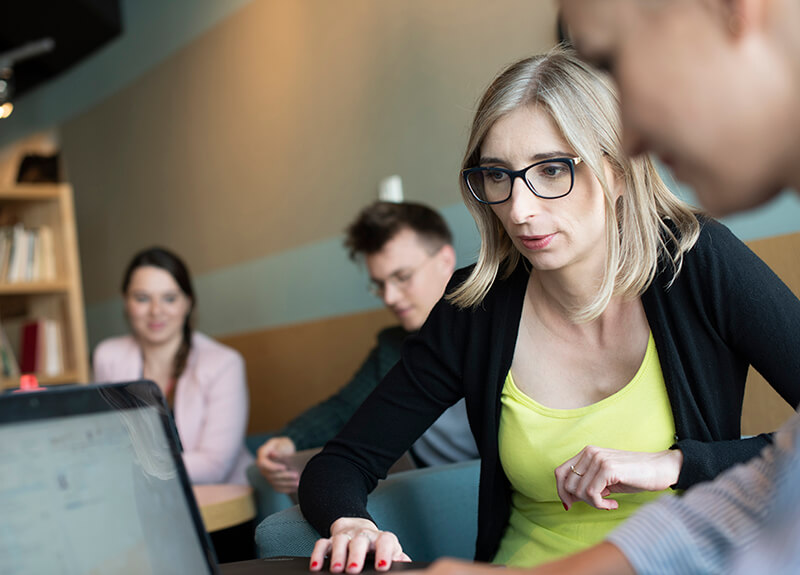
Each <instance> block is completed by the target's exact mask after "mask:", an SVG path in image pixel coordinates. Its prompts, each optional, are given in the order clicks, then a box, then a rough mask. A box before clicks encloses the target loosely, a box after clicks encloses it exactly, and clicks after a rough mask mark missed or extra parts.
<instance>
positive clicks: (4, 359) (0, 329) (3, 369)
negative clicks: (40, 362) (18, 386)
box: [0, 323, 20, 379]
mask: <svg viewBox="0 0 800 575" xmlns="http://www.w3.org/2000/svg"><path fill="white" fill-rule="evenodd" d="M19 374H20V371H19V363H18V362H17V357H16V353H14V349H13V348H12V346H11V342H10V340H9V338H8V334H7V333H6V330H5V329H4V325H3V324H2V323H0V376H2V377H3V378H6V379H9V378H14V379H16V378H18V377H19Z"/></svg>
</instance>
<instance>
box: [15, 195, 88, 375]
mask: <svg viewBox="0 0 800 575" xmlns="http://www.w3.org/2000/svg"><path fill="white" fill-rule="evenodd" d="M20 223H21V224H22V225H23V226H24V227H25V228H29V229H35V228H38V227H41V226H47V227H49V228H50V230H51V231H52V240H53V241H52V244H53V246H52V248H53V253H52V254H51V257H52V258H53V261H54V264H55V265H54V267H55V277H54V278H52V279H47V280H34V281H14V282H8V281H0V324H2V325H3V326H4V328H5V327H6V326H7V325H8V326H9V328H11V327H12V326H14V327H15V328H16V327H17V326H18V323H19V321H21V318H24V317H27V318H46V319H50V320H55V322H56V323H57V324H58V325H59V326H60V328H61V329H60V331H61V339H62V349H63V368H64V369H63V371H61V372H60V373H58V374H51V375H44V374H42V373H37V374H36V375H37V377H38V379H39V382H40V384H43V385H57V384H64V383H87V382H88V381H89V356H88V350H87V343H86V320H85V315H84V309H83V287H82V285H81V273H80V260H79V257H78V239H77V232H76V229H75V210H74V206H73V199H72V187H71V186H70V185H69V184H19V185H15V186H13V187H6V188H2V187H0V226H14V225H15V224H20ZM9 337H11V338H12V339H13V336H12V335H11V334H9ZM17 360H18V361H19V357H17ZM18 386H19V382H18V381H17V380H16V379H8V378H0V389H8V388H11V387H18Z"/></svg>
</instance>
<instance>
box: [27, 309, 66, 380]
mask: <svg viewBox="0 0 800 575" xmlns="http://www.w3.org/2000/svg"><path fill="white" fill-rule="evenodd" d="M63 343H64V342H63V336H62V332H61V324H60V323H59V322H57V321H56V320H54V319H49V318H44V319H42V318H40V319H33V320H30V321H28V322H26V323H24V324H22V327H21V335H20V357H19V369H20V371H21V372H22V373H38V374H43V375H49V376H55V375H59V374H61V373H63V372H64V344H63Z"/></svg>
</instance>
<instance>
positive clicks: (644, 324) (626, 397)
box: [300, 49, 800, 573]
mask: <svg viewBox="0 0 800 575" xmlns="http://www.w3.org/2000/svg"><path fill="white" fill-rule="evenodd" d="M620 140H621V135H620V123H619V113H618V102H617V99H616V95H615V92H614V90H613V88H612V86H611V84H610V83H609V82H608V81H607V79H606V78H605V77H603V76H601V75H598V74H597V73H596V72H594V71H593V70H592V69H590V68H589V67H587V66H586V65H585V64H583V63H582V62H581V61H579V60H578V59H577V58H576V57H575V56H574V54H573V53H571V52H569V51H566V50H563V49H556V50H554V51H552V52H551V53H549V54H546V55H543V56H537V57H533V58H528V59H525V60H522V61H520V62H517V63H515V64H513V65H511V66H510V67H509V68H507V69H506V70H504V71H503V72H502V73H501V74H500V75H499V76H498V77H497V78H496V79H495V80H494V82H493V83H492V84H491V85H490V87H489V88H488V89H487V91H486V93H485V94H484V95H483V97H482V99H481V100H480V103H479V105H478V109H477V112H476V114H475V119H474V122H473V124H472V130H471V134H470V138H469V142H468V144H467V151H466V154H465V156H464V162H463V166H462V167H463V170H462V173H461V180H460V181H461V191H462V195H463V197H464V201H465V202H466V204H467V206H468V207H469V209H470V211H471V212H472V214H473V216H474V218H475V221H476V223H477V225H478V229H479V231H480V234H481V239H482V245H481V251H480V255H479V258H478V262H477V264H476V265H475V266H473V267H471V268H468V269H465V270H462V271H461V272H457V273H456V275H455V276H454V279H453V281H452V282H451V284H450V287H449V289H448V292H447V295H446V296H445V298H444V300H443V301H441V302H439V304H438V305H437V306H436V307H435V308H434V310H433V311H432V313H431V315H430V317H429V318H428V321H427V322H426V324H425V325H424V326H423V328H422V329H421V330H420V332H419V334H418V335H416V336H414V337H412V338H411V339H410V340H409V341H408V342H407V343H406V345H405V347H404V350H403V354H402V359H401V360H400V362H399V364H398V365H397V366H396V367H395V368H394V369H393V370H392V371H391V372H389V374H388V375H387V376H386V378H385V379H384V380H383V382H382V383H381V384H380V385H379V386H378V388H377V390H376V392H375V393H374V394H373V395H372V396H370V398H369V399H367V401H366V402H365V403H364V404H363V406H362V407H361V408H360V409H359V411H358V412H357V413H356V414H355V415H354V417H353V418H352V419H351V420H350V422H349V423H348V424H347V425H346V426H345V428H344V429H343V430H342V432H341V433H340V434H339V435H338V436H337V438H336V439H334V440H333V441H331V442H330V443H329V444H328V445H327V446H326V448H325V450H324V451H323V452H322V454H320V455H319V456H318V457H317V458H316V459H315V460H313V461H312V462H311V463H310V464H309V466H308V467H307V469H306V472H305V474H304V475H303V478H302V480H301V483H300V501H301V506H302V510H303V513H304V514H305V516H306V517H307V518H308V520H309V521H310V522H311V523H312V525H314V527H315V528H316V529H317V530H318V531H319V532H320V533H322V534H323V536H324V538H323V539H320V540H319V541H318V542H317V544H316V546H315V548H314V552H313V554H312V556H311V564H310V568H311V570H312V571H313V570H319V569H321V566H322V562H323V561H322V560H323V557H324V555H325V554H328V555H330V564H331V571H333V572H342V571H346V572H348V573H356V572H358V571H360V570H361V569H362V568H363V567H364V562H365V560H366V553H367V552H368V551H374V561H375V567H376V568H377V569H378V570H386V569H388V568H389V566H390V565H391V563H392V562H393V561H398V560H401V561H402V560H406V559H407V556H406V555H405V554H404V553H403V550H402V542H400V541H398V540H397V538H396V537H395V536H394V535H392V534H391V533H387V532H382V531H380V530H379V526H376V525H375V524H374V523H373V521H372V520H371V519H370V516H369V514H368V513H367V511H366V499H367V494H368V493H369V492H370V491H371V490H372V489H373V488H374V487H375V484H376V483H377V480H378V479H379V478H381V477H383V476H385V474H386V470H387V469H388V468H389V466H390V465H391V464H392V462H393V461H394V460H395V459H397V457H399V456H400V454H401V453H403V451H405V450H406V449H407V448H408V446H409V445H411V443H412V442H413V441H414V439H415V438H416V437H417V436H418V435H419V434H420V433H421V431H422V430H424V429H425V428H426V427H427V426H428V425H429V424H430V423H431V422H432V421H433V420H435V419H436V417H437V416H438V415H439V414H440V413H441V412H442V411H443V410H444V409H446V408H447V407H448V406H449V405H451V404H453V403H454V402H456V401H458V400H459V399H460V398H461V397H465V398H466V404H467V411H468V415H469V420H470V424H471V427H472V431H473V434H474V435H475V438H476V441H477V445H478V448H479V451H480V455H481V474H480V489H479V502H478V539H477V542H476V553H475V557H476V559H478V560H480V561H493V562H495V563H499V564H505V565H512V566H532V565H537V564H539V563H542V562H545V561H548V560H551V559H553V558H556V557H560V556H563V555H566V554H569V553H572V552H575V551H577V550H580V549H583V548H586V547H588V546H590V545H592V544H594V543H597V542H598V541H601V540H602V539H603V538H604V536H605V535H606V534H607V533H608V532H609V531H610V530H611V529H613V528H614V527H615V526H617V525H619V524H620V523H621V522H622V521H624V520H625V519H626V518H627V517H628V516H630V515H631V514H632V513H633V512H634V511H635V510H636V509H638V508H639V507H640V506H642V505H643V504H645V503H646V502H648V501H652V500H653V499H656V498H658V497H661V496H662V495H664V494H666V493H671V492H673V491H675V490H678V491H680V490H683V489H686V488H687V487H689V486H691V485H693V484H695V483H698V482H700V481H705V480H708V479H711V478H713V477H714V476H716V475H717V474H719V473H720V472H721V471H723V470H724V469H726V468H728V467H730V466H732V465H734V464H736V463H738V462H742V461H745V460H748V459H749V458H751V457H753V456H754V455H756V454H757V453H758V452H759V451H760V449H761V448H762V447H763V446H764V445H766V444H767V443H768V441H769V440H768V438H767V437H764V436H760V437H755V438H749V439H740V417H741V408H742V398H743V394H744V384H745V378H746V375H747V370H748V367H749V366H750V365H753V366H755V367H756V369H758V370H759V372H761V373H762V374H763V375H764V376H765V377H766V379H767V380H768V381H769V382H770V384H771V385H772V386H773V387H774V388H775V389H776V390H777V391H778V392H779V393H780V394H781V395H782V396H783V398H784V399H785V400H786V401H787V402H789V403H790V404H792V405H796V404H797V403H798V400H800V387H798V385H797V384H796V381H795V379H796V378H795V376H794V374H795V373H797V372H798V370H799V369H800V340H798V338H797V336H796V335H795V332H796V326H797V325H798V322H800V302H798V300H797V299H796V298H795V297H794V296H793V295H792V293H791V292H790V291H789V290H788V288H786V286H784V285H783V284H782V283H781V282H780V280H779V279H778V278H777V277H776V276H775V275H774V274H773V273H772V272H771V271H770V270H769V269H768V268H767V266H766V265H765V264H764V263H763V262H762V261H760V260H759V259H758V258H757V257H756V256H755V255H754V254H753V253H752V252H750V251H749V250H748V249H747V248H746V247H745V246H744V245H743V244H742V243H741V242H740V241H739V240H737V239H736V238H735V237H734V236H733V235H732V234H731V233H730V232H729V231H728V230H727V229H726V228H724V227H723V226H722V225H720V224H718V223H716V222H714V221H713V220H710V219H708V218H706V217H704V216H702V215H699V214H698V213H696V212H695V211H694V210H693V209H692V208H690V207H689V206H688V205H686V204H685V203H683V202H682V201H680V200H679V199H677V198H676V197H675V196H673V195H672V194H671V193H670V191H669V190H668V189H667V187H666V186H665V185H664V183H663V182H662V181H661V179H660V177H659V175H658V173H657V172H656V170H655V168H654V167H653V164H652V163H651V162H650V160H649V159H648V158H647V157H641V158H638V159H630V158H628V157H627V156H626V155H625V154H624V152H623V150H622V147H621V143H620ZM755 294H757V295H758V300H757V301H755V300H754V295H755Z"/></svg>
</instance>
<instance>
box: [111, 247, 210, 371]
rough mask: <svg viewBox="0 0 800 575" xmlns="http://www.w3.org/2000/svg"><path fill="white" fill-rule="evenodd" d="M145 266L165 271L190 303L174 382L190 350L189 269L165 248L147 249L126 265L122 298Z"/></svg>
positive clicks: (191, 309) (176, 363) (175, 363)
mask: <svg viewBox="0 0 800 575" xmlns="http://www.w3.org/2000/svg"><path fill="white" fill-rule="evenodd" d="M145 266H152V267H155V268H160V269H162V270H164V271H166V272H167V273H168V274H169V275H171V276H172V279H174V280H175V282H176V283H177V284H178V287H180V288H181V291H182V292H183V293H184V295H186V296H187V297H188V298H189V300H190V301H191V302H192V303H191V306H190V307H189V313H187V314H186V319H185V320H184V321H183V330H182V331H183V338H182V339H181V345H180V347H179V348H178V351H177V353H176V354H175V359H174V361H173V366H172V377H173V378H174V380H175V381H178V378H180V376H181V374H182V373H183V370H184V369H185V368H186V360H187V359H188V358H189V352H190V351H191V349H192V314H193V312H194V304H195V298H194V288H193V287H192V278H191V276H190V275H189V268H187V267H186V264H185V263H183V260H181V258H179V257H178V256H177V255H175V254H174V253H172V252H171V251H169V250H167V249H165V248H160V247H152V248H147V249H145V250H142V251H140V252H139V253H138V254H136V255H135V256H133V259H132V260H131V263H129V264H128V268H127V269H126V270H125V275H124V276H123V277H122V295H123V296H125V295H126V294H127V293H128V287H129V286H130V283H131V277H132V276H133V272H135V271H136V270H137V269H138V268H141V267H145Z"/></svg>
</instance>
